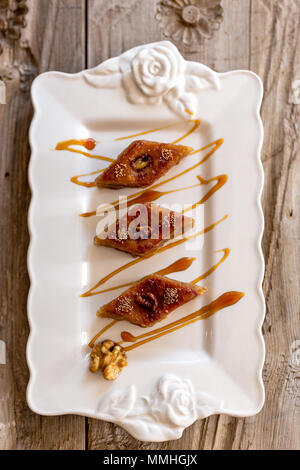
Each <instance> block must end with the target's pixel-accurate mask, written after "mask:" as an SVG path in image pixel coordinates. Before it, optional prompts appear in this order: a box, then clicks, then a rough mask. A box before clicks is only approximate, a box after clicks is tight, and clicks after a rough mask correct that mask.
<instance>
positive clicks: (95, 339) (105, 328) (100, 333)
mask: <svg viewBox="0 0 300 470" xmlns="http://www.w3.org/2000/svg"><path fill="white" fill-rule="evenodd" d="M118 321H120V320H114V321H112V322H110V323H109V324H108V325H106V326H105V327H104V328H102V330H100V331H99V333H97V334H96V335H95V336H94V338H93V339H91V341H90V342H89V347H90V348H92V347H93V346H94V343H95V341H97V339H98V338H99V336H101V335H103V333H105V331H107V330H109V328H112V327H113V326H114V325H115V324H116V323H118Z"/></svg>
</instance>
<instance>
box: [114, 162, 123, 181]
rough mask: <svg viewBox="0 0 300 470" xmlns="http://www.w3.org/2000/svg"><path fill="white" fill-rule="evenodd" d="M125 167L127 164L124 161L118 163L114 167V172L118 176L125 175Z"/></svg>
mask: <svg viewBox="0 0 300 470" xmlns="http://www.w3.org/2000/svg"><path fill="white" fill-rule="evenodd" d="M124 168H125V165H124V164H123V163H117V164H116V166H115V168H114V174H115V176H116V177H117V178H119V177H120V176H124Z"/></svg>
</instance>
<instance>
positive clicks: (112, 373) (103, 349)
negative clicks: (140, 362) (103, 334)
mask: <svg viewBox="0 0 300 470" xmlns="http://www.w3.org/2000/svg"><path fill="white" fill-rule="evenodd" d="M127 365H128V363H127V357H126V353H125V351H124V350H123V348H122V347H121V346H120V345H119V344H117V343H114V342H113V341H111V340H110V339H107V340H105V341H103V342H102V343H96V344H95V345H94V347H93V349H92V352H91V355H90V371H91V372H97V371H98V370H99V369H100V370H101V372H102V374H103V377H104V378H105V379H106V380H115V379H116V378H117V377H118V375H119V374H120V372H121V370H122V369H123V368H124V367H125V366H127Z"/></svg>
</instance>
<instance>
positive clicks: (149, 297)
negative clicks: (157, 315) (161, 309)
mask: <svg viewBox="0 0 300 470" xmlns="http://www.w3.org/2000/svg"><path fill="white" fill-rule="evenodd" d="M135 300H136V302H137V303H138V304H140V305H141V306H142V307H144V308H146V309H147V310H151V311H152V312H155V310H156V309H157V307H158V302H157V299H156V297H155V295H154V294H152V292H146V293H141V294H138V295H137V296H136V299H135Z"/></svg>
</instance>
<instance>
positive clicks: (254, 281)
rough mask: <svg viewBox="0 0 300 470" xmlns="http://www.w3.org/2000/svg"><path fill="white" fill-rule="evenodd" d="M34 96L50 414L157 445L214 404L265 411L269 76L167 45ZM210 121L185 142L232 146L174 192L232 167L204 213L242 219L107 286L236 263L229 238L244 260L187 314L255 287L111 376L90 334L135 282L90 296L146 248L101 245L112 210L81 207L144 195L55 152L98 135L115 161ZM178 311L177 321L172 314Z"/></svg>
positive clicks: (37, 374)
mask: <svg viewBox="0 0 300 470" xmlns="http://www.w3.org/2000/svg"><path fill="white" fill-rule="evenodd" d="M32 98H33V103H34V107H35V115H34V119H33V122H32V126H31V131H30V140H31V146H32V157H31V163H30V170H29V179H30V185H31V189H32V201H31V206H30V213H29V227H30V233H31V244H30V249H29V254H28V266H29V273H30V278H31V289H30V294H29V300H28V317H29V322H30V327H31V333H30V338H29V341H28V349H27V360H28V364H29V368H30V373H31V378H30V382H29V385H28V393H27V398H28V403H29V406H30V408H31V409H32V410H34V411H35V412H36V413H39V414H42V415H59V414H80V415H84V416H89V417H93V418H99V419H103V420H107V421H111V422H114V423H117V424H119V425H120V426H122V427H123V428H125V429H126V430H127V431H128V432H130V433H131V434H132V435H133V436H134V437H136V438H137V439H140V440H145V441H163V440H168V439H177V438H179V437H180V436H181V434H182V432H183V430H184V428H186V427H187V426H189V425H191V424H192V423H193V422H194V421H195V420H196V419H198V418H203V417H206V416H209V415H211V414H214V413H224V414H230V415H233V416H249V415H253V414H255V413H257V412H258V411H259V410H260V409H261V407H262V406H263V402H264V388H263V383H262V377H261V373H262V366H263V361H264V342H263V338H262V334H261V325H262V322H263V318H264V299H263V295H262V290H261V283H262V277H263V257H262V253H261V247H260V243H261V236H262V231H263V216H262V210H261V205H260V195H261V191H262V186H263V172H262V166H261V162H260V150H261V145H262V138H263V128H262V123H261V120H260V116H259V108H260V103H261V99H262V85H261V81H260V79H259V78H258V77H257V76H256V75H255V74H253V73H251V72H247V71H234V72H229V73H224V74H218V73H215V72H213V71H212V70H210V69H208V68H207V67H205V66H203V65H201V64H198V63H195V62H186V61H185V60H184V59H183V58H182V56H181V55H180V54H179V52H178V50H177V49H176V48H175V47H174V46H173V45H172V44H171V43H170V42H159V43H154V44H149V45H146V46H145V45H144V46H140V47H136V48H134V49H132V50H130V51H128V52H126V53H125V54H123V55H121V56H120V57H118V58H113V59H110V60H108V61H106V62H104V63H103V64H101V65H100V66H98V67H96V68H95V69H92V70H89V71H83V72H81V73H78V74H75V75H69V74H64V73H58V72H49V73H45V74H42V75H40V76H39V77H38V78H37V79H36V80H35V82H34V84H33V87H32ZM187 110H188V112H189V113H188V112H187ZM191 113H193V114H191ZM194 119H200V121H201V122H200V125H199V127H197V129H195V131H194V132H193V133H191V134H190V135H188V136H187V137H186V138H185V139H184V140H182V144H186V145H189V146H192V147H193V148H194V149H199V148H201V147H203V146H205V145H207V144H209V143H211V142H213V141H215V140H217V139H221V138H222V139H224V142H223V144H222V145H221V146H220V147H219V148H218V149H217V151H216V152H215V153H214V154H213V155H211V157H209V158H208V159H207V160H206V161H205V162H204V163H203V164H202V165H200V166H198V167H197V168H196V169H195V170H194V171H191V172H188V173H186V174H184V175H183V176H182V177H180V178H177V179H175V180H173V181H172V182H170V183H167V184H166V185H164V186H162V187H161V188H160V189H161V190H162V191H167V190H170V189H176V188H179V187H185V186H191V185H193V184H194V183H196V182H197V178H196V177H197V175H201V176H202V177H203V178H206V179H210V178H212V177H215V176H217V175H220V174H227V175H228V181H227V182H226V184H225V185H224V186H223V187H222V188H220V189H219V190H218V191H217V192H216V193H215V194H213V196H212V197H210V198H209V199H208V200H207V201H206V202H205V204H203V205H202V206H201V207H202V209H203V215H204V226H206V227H207V226H210V225H211V224H213V223H215V222H217V221H219V220H221V219H222V218H223V217H224V216H225V215H226V214H228V217H227V218H226V219H224V220H223V222H221V223H219V224H218V225H217V226H216V227H215V228H214V229H213V230H210V231H209V232H207V233H206V234H205V236H204V240H203V238H202V239H201V237H199V240H201V241H202V242H203V241H204V243H203V246H202V247H200V248H199V244H196V245H195V244H194V245H191V244H189V245H187V244H182V245H180V246H177V247H174V248H172V249H170V250H167V251H166V252H164V253H163V254H161V255H156V256H153V257H152V258H150V259H148V260H146V261H143V262H141V263H138V264H137V265H135V266H133V267H131V268H129V269H127V270H126V271H123V272H122V273H120V274H119V275H118V276H116V277H114V278H113V279H111V280H110V281H109V282H108V283H107V284H105V287H111V286H113V285H116V284H121V283H124V282H128V281H136V280H137V279H139V278H141V277H143V276H144V275H146V274H148V273H149V274H150V273H152V272H154V271H157V270H158V269H161V268H163V267H165V266H167V265H168V264H170V263H171V262H173V261H175V260H176V259H178V258H180V257H182V256H194V257H195V258H196V260H195V261H194V263H193V264H192V265H191V267H190V268H189V269H188V270H186V271H184V272H179V273H175V274H173V275H172V276H173V277H174V278H175V279H179V280H183V281H190V280H192V279H194V278H195V277H197V276H199V275H200V274H201V273H204V272H206V271H207V270H208V269H209V268H210V267H211V266H213V265H214V264H216V263H217V262H218V261H219V260H220V258H221V257H222V252H217V251H218V250H222V249H224V248H229V249H230V254H229V256H228V258H227V259H226V260H225V261H224V262H223V263H222V264H221V265H220V266H219V268H218V269H216V270H215V271H214V272H213V273H212V274H211V275H210V276H208V277H206V278H205V279H204V280H203V281H202V285H206V286H207V287H208V292H207V293H206V294H205V295H203V296H201V297H200V298H198V299H196V300H193V301H192V302H190V303H189V304H187V305H186V306H185V307H182V308H181V309H179V310H176V311H175V312H174V313H173V314H172V320H173V319H178V318H180V317H181V316H183V315H184V314H187V313H190V312H193V311H195V310H197V309H198V308H199V307H200V306H202V305H205V304H208V303H209V302H211V301H212V300H214V299H216V298H217V297H218V296H219V295H221V294H223V293H224V292H227V291H242V292H244V293H245V296H244V297H243V298H242V299H241V300H240V301H239V302H238V303H237V304H235V305H233V306H231V307H229V308H227V309H224V310H221V311H219V312H218V313H217V314H215V315H214V316H212V317H210V318H209V319H207V320H204V321H199V322H197V323H194V324H193V325H190V326H187V327H185V328H182V329H181V330H179V331H177V332H175V333H172V334H169V335H166V336H165V337H164V338H161V339H157V340H156V341H153V342H150V343H148V344H146V345H144V346H143V347H140V348H137V349H135V350H133V351H131V352H130V353H128V361H129V365H128V367H126V368H125V369H124V371H123V372H122V373H121V374H120V376H119V378H118V379H117V380H116V381H114V382H107V381H105V380H104V379H103V378H102V375H101V373H99V374H98V373H97V374H92V373H90V372H89V370H88V362H89V361H88V357H89V351H90V350H89V347H88V345H87V343H88V342H89V340H90V339H91V338H92V337H93V336H94V334H95V333H96V332H97V331H98V330H99V329H101V328H102V327H103V326H104V325H105V324H106V323H108V322H109V320H104V319H99V318H97V317H96V315H95V313H96V311H97V309H98V308H99V306H100V305H101V304H103V303H106V302H108V301H109V300H111V299H112V298H113V297H114V296H115V295H118V294H119V293H120V292H121V291H120V290H119V291H113V292H109V293H106V294H103V295H98V296H93V297H89V298H80V294H81V293H82V292H84V291H86V290H87V289H89V288H90V287H92V286H93V285H94V284H95V283H96V282H97V281H98V280H99V279H100V278H102V277H103V276H105V275H106V274H108V273H109V272H111V271H112V270H113V269H116V268H118V267H120V266H121V265H123V264H125V263H127V262H129V261H130V260H131V259H132V258H131V257H130V255H128V254H126V253H122V252H118V251H115V250H112V249H108V248H105V247H96V246H94V245H93V236H94V234H95V230H96V224H97V222H98V220H97V217H90V218H82V217H79V216H78V214H79V213H82V212H86V211H92V210H94V209H95V208H96V207H97V205H98V204H99V203H101V202H109V201H113V200H115V199H117V198H118V196H119V195H120V194H127V195H128V194H132V193H134V192H135V191H136V190H123V191H120V190H119V191H113V190H110V189H106V190H99V189H98V188H86V187H82V186H78V185H76V184H73V183H71V182H70V177H72V176H74V175H78V174H82V173H88V172H92V171H96V170H98V169H100V168H104V167H105V166H106V165H107V163H106V162H103V161H100V160H97V159H92V158H87V157H84V156H82V155H80V154H76V153H72V152H69V151H55V150H54V149H55V147H56V144H57V143H58V142H60V141H65V140H68V139H86V138H89V137H90V138H94V139H95V140H96V141H97V142H98V143H97V145H96V148H95V149H94V150H92V151H87V153H90V154H91V155H99V154H101V155H106V156H109V157H115V156H116V155H118V153H119V152H120V151H121V150H122V149H123V148H124V147H125V146H127V145H128V144H129V143H130V142H131V141H133V140H134V139H135V138H134V137H132V138H127V139H125V140H116V139H118V138H120V137H126V136H130V135H133V134H136V133H139V132H143V131H146V130H151V129H157V128H162V129H161V130H159V131H155V132H152V133H149V134H147V135H145V136H144V137H142V138H147V139H149V140H157V141H161V142H171V141H174V140H176V139H178V138H179V137H181V136H183V135H184V134H185V133H186V132H187V131H188V130H189V129H191V128H192V127H193V126H194V124H195V123H194V122H191V120H194ZM166 126H169V127H167V128H166ZM72 148H73V149H77V150H84V149H83V148H82V147H78V146H74V147H72ZM205 152H206V153H207V152H208V150H206V151H205V150H204V151H202V152H199V153H196V154H194V155H192V156H190V157H187V158H186V159H184V160H183V161H182V162H181V163H180V164H179V166H176V167H175V168H173V169H171V171H170V172H169V173H168V176H174V175H176V174H178V173H179V172H180V171H183V170H184V169H186V168H188V167H190V166H191V165H192V164H193V163H197V162H199V161H200V160H201V159H202V158H203V157H204V156H205V155H206V153H205ZM84 179H85V178H83V180H84ZM213 184H214V182H212V183H210V184H209V185H202V186H201V187H200V186H199V187H197V188H194V189H192V190H187V191H182V192H177V193H172V194H169V195H166V196H163V197H162V198H161V199H159V200H158V201H157V202H158V203H160V204H163V203H176V202H177V203H178V202H180V203H182V202H185V203H193V202H196V201H199V200H200V199H201V197H203V195H204V194H205V193H206V192H207V190H208V189H210V187H212V186H213ZM168 321H170V317H169V318H168V319H166V320H164V322H163V323H162V324H163V325H164V324H166V323H167V322H168ZM125 329H126V330H130V331H131V332H132V333H136V332H139V333H140V328H139V327H133V326H132V325H130V324H128V323H125V322H122V323H118V324H116V325H115V326H114V327H113V329H111V330H110V331H109V337H110V338H111V339H113V340H115V341H118V340H119V339H120V332H121V331H123V330H125Z"/></svg>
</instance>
